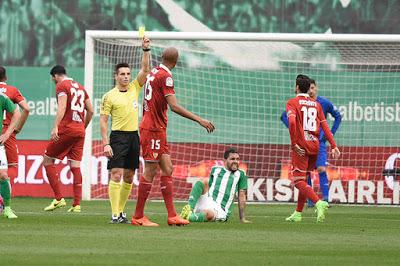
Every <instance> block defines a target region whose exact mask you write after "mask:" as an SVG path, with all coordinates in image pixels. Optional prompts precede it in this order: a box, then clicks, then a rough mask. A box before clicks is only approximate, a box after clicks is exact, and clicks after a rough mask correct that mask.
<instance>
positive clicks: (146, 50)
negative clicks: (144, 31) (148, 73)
mask: <svg viewBox="0 0 400 266" xmlns="http://www.w3.org/2000/svg"><path fill="white" fill-rule="evenodd" d="M142 50H143V52H148V51H150V50H151V49H150V48H142Z"/></svg>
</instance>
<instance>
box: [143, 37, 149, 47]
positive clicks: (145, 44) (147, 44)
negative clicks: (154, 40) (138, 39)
mask: <svg viewBox="0 0 400 266" xmlns="http://www.w3.org/2000/svg"><path fill="white" fill-rule="evenodd" d="M149 48H150V39H149V38H146V36H144V37H143V40H142V49H149Z"/></svg>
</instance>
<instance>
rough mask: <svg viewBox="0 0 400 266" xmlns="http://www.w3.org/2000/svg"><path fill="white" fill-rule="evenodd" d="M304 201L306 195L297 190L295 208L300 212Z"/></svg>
mask: <svg viewBox="0 0 400 266" xmlns="http://www.w3.org/2000/svg"><path fill="white" fill-rule="evenodd" d="M306 201H307V197H306V195H304V194H303V193H300V192H299V196H298V198H297V208H296V211H297V212H302V211H303V209H304V204H306Z"/></svg>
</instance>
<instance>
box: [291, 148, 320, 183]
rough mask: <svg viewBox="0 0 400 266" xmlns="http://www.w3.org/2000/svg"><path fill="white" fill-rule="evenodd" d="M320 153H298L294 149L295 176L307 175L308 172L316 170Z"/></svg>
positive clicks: (293, 169)
mask: <svg viewBox="0 0 400 266" xmlns="http://www.w3.org/2000/svg"><path fill="white" fill-rule="evenodd" d="M317 157H318V154H305V155H304V156H300V155H298V154H297V153H296V152H295V151H293V150H292V172H293V176H294V177H296V176H305V173H306V172H311V171H314V169H315V166H316V162H317Z"/></svg>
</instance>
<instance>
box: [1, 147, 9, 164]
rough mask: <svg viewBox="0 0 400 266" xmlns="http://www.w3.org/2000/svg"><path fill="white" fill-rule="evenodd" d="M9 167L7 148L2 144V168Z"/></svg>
mask: <svg viewBox="0 0 400 266" xmlns="http://www.w3.org/2000/svg"><path fill="white" fill-rule="evenodd" d="M7 169H8V162H7V155H6V148H5V147H4V145H0V170H7Z"/></svg>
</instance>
